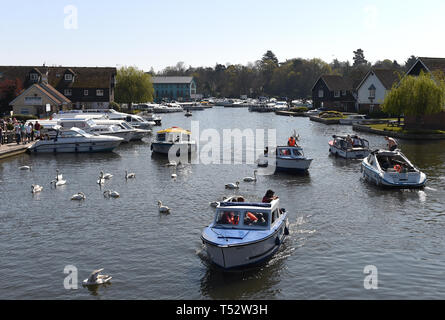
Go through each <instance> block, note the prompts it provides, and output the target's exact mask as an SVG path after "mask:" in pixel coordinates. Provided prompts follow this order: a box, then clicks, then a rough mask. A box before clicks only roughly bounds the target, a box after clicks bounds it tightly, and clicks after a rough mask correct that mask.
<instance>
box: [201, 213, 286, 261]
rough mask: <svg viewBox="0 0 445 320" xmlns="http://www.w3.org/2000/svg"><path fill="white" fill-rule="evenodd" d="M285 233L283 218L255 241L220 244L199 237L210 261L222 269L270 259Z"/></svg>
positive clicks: (283, 238) (284, 220)
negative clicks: (269, 232)
mask: <svg viewBox="0 0 445 320" xmlns="http://www.w3.org/2000/svg"><path fill="white" fill-rule="evenodd" d="M287 234H288V220H287V218H285V219H283V221H282V222H281V224H280V226H279V227H278V228H277V229H276V230H275V231H274V232H273V233H271V234H270V235H268V236H267V237H265V238H263V239H259V240H257V241H255V242H251V243H239V244H233V245H221V244H216V243H213V242H211V241H208V240H207V239H206V238H205V237H203V236H201V239H202V241H203V243H204V245H205V247H206V251H207V254H208V256H209V258H210V260H211V261H212V263H214V264H215V265H217V266H219V267H221V268H223V269H235V268H242V267H247V266H252V265H256V264H259V263H261V262H264V261H266V260H268V259H270V258H271V257H272V256H273V255H274V254H275V253H276V252H277V250H278V249H279V248H280V246H281V244H282V243H283V241H284V240H285V238H286V236H287Z"/></svg>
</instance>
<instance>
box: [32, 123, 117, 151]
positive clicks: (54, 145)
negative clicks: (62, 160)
mask: <svg viewBox="0 0 445 320" xmlns="http://www.w3.org/2000/svg"><path fill="white" fill-rule="evenodd" d="M50 130H53V131H55V135H51V136H52V137H50V136H48V138H47V139H46V140H38V141H37V142H35V143H34V144H33V145H31V146H29V147H28V149H27V150H28V152H31V153H45V152H46V153H48V152H51V153H60V152H73V153H77V152H105V151H112V150H113V149H114V148H116V147H117V146H119V145H120V144H121V142H123V141H124V139H122V138H118V137H112V136H104V135H93V134H89V133H86V132H85V131H83V130H82V129H79V128H76V127H73V128H71V129H69V130H62V127H60V126H56V127H54V128H52V129H50Z"/></svg>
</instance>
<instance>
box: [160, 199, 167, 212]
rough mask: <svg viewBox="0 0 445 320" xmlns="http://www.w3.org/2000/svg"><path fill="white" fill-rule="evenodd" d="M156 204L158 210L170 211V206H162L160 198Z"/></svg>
mask: <svg viewBox="0 0 445 320" xmlns="http://www.w3.org/2000/svg"><path fill="white" fill-rule="evenodd" d="M158 206H159V212H160V213H170V208H169V207H166V206H163V205H162V201H161V200H158Z"/></svg>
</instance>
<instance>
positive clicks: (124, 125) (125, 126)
mask: <svg viewBox="0 0 445 320" xmlns="http://www.w3.org/2000/svg"><path fill="white" fill-rule="evenodd" d="M94 122H95V123H96V124H97V125H116V126H119V127H120V128H121V129H122V130H127V131H130V132H131V133H132V136H131V138H130V141H140V140H142V138H143V137H145V136H147V135H149V134H151V130H145V129H137V128H134V127H133V126H132V125H130V124H129V123H128V122H126V121H124V120H94Z"/></svg>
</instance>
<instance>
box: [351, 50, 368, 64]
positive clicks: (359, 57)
mask: <svg viewBox="0 0 445 320" xmlns="http://www.w3.org/2000/svg"><path fill="white" fill-rule="evenodd" d="M353 53H354V58H353V60H354V63H353V66H354V67H355V66H359V65H361V64H367V63H368V61H367V60H366V59H365V54H364V52H363V50H362V49H357V50H356V51H353Z"/></svg>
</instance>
